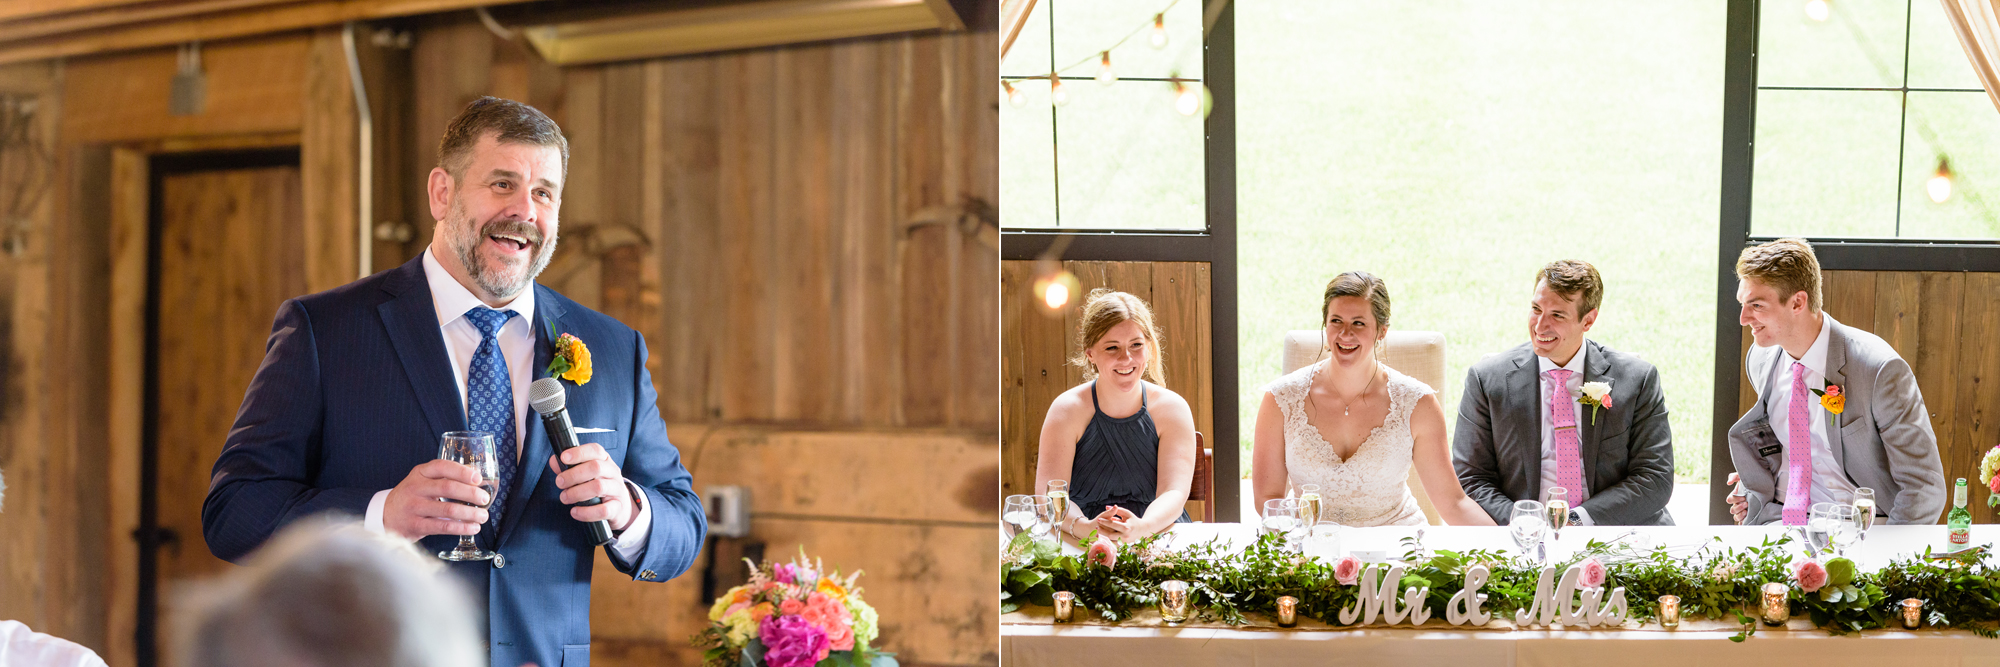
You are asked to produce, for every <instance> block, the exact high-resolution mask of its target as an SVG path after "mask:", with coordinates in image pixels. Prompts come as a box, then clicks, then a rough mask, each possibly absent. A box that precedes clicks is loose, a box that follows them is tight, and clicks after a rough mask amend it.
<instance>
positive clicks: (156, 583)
mask: <svg viewBox="0 0 2000 667" xmlns="http://www.w3.org/2000/svg"><path fill="white" fill-rule="evenodd" d="M154 168H155V170H154V178H153V187H154V192H153V199H152V201H153V209H154V210H153V220H154V225H155V227H154V230H153V234H154V239H153V252H154V254H153V266H154V267H155V273H154V276H155V278H154V279H153V280H154V284H153V285H152V290H151V292H152V303H151V304H149V305H150V306H151V307H152V309H153V316H152V321H153V332H152V337H153V345H152V350H151V356H152V358H151V359H150V362H151V365H152V372H151V380H152V381H151V382H150V384H151V387H150V388H149V393H150V395H149V396H148V397H147V399H148V406H147V408H148V422H149V423H148V427H149V428H148V431H149V433H148V436H149V437H148V438H147V446H148V450H149V451H148V452H147V455H148V458H149V459H150V464H151V465H150V466H149V467H150V469H151V480H150V481H151V485H150V491H151V498H150V500H151V503H150V504H151V507H152V511H151V512H150V514H151V518H152V520H153V521H152V522H153V525H154V527H155V528H156V529H155V530H153V531H151V534H152V535H154V536H156V537H157V540H156V541H154V542H153V544H151V545H149V546H153V547H154V548H153V549H151V551H152V552H153V557H152V558H153V565H154V567H155V568H156V569H155V570H154V573H153V576H152V577H151V578H150V584H151V588H152V591H151V592H152V593H153V595H150V596H143V597H142V602H141V603H142V605H143V606H145V607H150V609H142V610H141V616H142V617H145V616H148V615H151V616H152V617H153V619H160V620H164V619H165V618H167V616H166V614H167V612H168V610H170V609H172V608H173V606H172V605H173V603H174V600H175V596H176V595H177V594H178V592H179V591H180V590H181V589H182V588H184V586H185V585H186V584H187V583H189V582H191V581H196V580H199V579H202V578H207V577H211V576H214V575H215V574H217V573H220V572H222V571H224V570H225V569H227V568H229V567H230V566H229V565H228V564H227V563H226V562H224V561H222V560H220V559H218V558H216V557H215V556H213V555H210V554H209V551H208V547H207V544H206V543H205V542H204V541H203V539H202V532H201V505H202V500H203V498H205V497H206V496H207V494H208V483H209V474H210V470H211V468H212V467H213V466H214V465H215V459H216V456H217V455H218V454H220V453H221V451H222V443H223V439H224V438H225V437H226V436H227V435H228V433H229V429H230V426H231V425H233V424H234V423H235V420H236V411H237V408H238V407H240V406H241V405H242V402H243V392H244V390H245V389H246V388H248V387H249V385H250V379H251V376H253V375H254V374H255V373H256V371H257V366H258V364H259V363H260V362H261V361H262V360H263V358H264V343H265V339H266V338H267V337H268V336H269V334H270V331H271V321H272V318H273V317H274V316H275V315H276V313H277V311H278V306H279V304H281V303H283V302H284V300H285V299H287V298H290V297H294V296H298V295H300V294H303V293H305V290H306V277H305V270H304V267H305V261H304V260H305V247H304V238H303V237H304V234H303V225H304V208H303V205H302V203H301V200H300V179H299V167H298V153H297V151H296V150H293V151H279V152H259V153H253V154H227V155H210V156H190V157H179V158H159V159H156V160H155V162H154ZM142 541H143V540H142ZM142 558H143V553H142ZM142 570H143V566H142ZM142 578H143V575H142ZM143 583H144V582H142V585H143ZM146 597H150V598H152V599H151V600H146V599H144V598H146ZM155 610H157V611H155ZM148 612H152V613H151V614H149V613H148ZM148 625H151V626H152V627H153V628H160V629H165V628H166V627H168V624H165V623H152V624H148ZM150 630H151V628H147V629H143V630H142V634H155V635H157V637H158V639H157V640H156V641H153V642H147V641H145V639H146V638H144V637H142V641H141V644H142V646H143V645H145V644H148V643H151V644H152V645H153V647H156V648H158V649H165V648H167V646H168V643H167V641H166V640H167V637H166V636H165V635H164V633H160V632H149V631H150ZM141 650H142V651H144V650H145V649H143V648H142V649H141ZM156 655H157V654H156Z"/></svg>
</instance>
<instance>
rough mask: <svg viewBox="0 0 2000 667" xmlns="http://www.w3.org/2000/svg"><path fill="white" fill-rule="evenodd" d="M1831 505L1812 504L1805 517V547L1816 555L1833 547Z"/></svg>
mask: <svg viewBox="0 0 2000 667" xmlns="http://www.w3.org/2000/svg"><path fill="white" fill-rule="evenodd" d="M1833 507H1834V505H1833V503H1813V504H1812V510H1811V511H1810V512H1809V513H1808V514H1807V515H1806V545H1807V546H1808V547H1810V548H1811V549H1812V550H1813V553H1815V554H1818V553H1820V552H1824V551H1826V550H1827V549H1828V548H1830V547H1832V546H1833Z"/></svg>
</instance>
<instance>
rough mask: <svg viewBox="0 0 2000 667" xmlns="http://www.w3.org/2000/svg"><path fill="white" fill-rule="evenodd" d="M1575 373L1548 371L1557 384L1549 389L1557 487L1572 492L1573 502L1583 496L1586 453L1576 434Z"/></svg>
mask: <svg viewBox="0 0 2000 667" xmlns="http://www.w3.org/2000/svg"><path fill="white" fill-rule="evenodd" d="M1571 375H1575V373H1574V372H1572V371H1567V370H1563V369H1560V368H1558V369H1555V370H1552V371H1549V372H1548V376H1549V379H1550V380H1551V381H1552V382H1551V384H1552V385H1553V386H1552V387H1551V388H1550V389H1549V421H1550V422H1552V423H1553V424H1554V425H1555V428H1554V429H1553V430H1554V433H1555V441H1556V442H1555V445H1556V484H1557V485H1559V486H1561V487H1562V488H1564V489H1568V490H1569V500H1570V502H1571V503H1575V502H1577V501H1578V500H1579V499H1581V498H1582V497H1583V452H1582V443H1581V441H1579V440H1578V439H1577V432H1576V401H1574V400H1571V399H1570V396H1569V376H1571Z"/></svg>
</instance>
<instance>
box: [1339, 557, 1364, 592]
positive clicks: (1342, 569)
mask: <svg viewBox="0 0 2000 667" xmlns="http://www.w3.org/2000/svg"><path fill="white" fill-rule="evenodd" d="M1333 579H1334V580H1335V581H1338V582H1340V585H1342V586H1353V585H1354V582H1357V581H1360V580H1361V559H1359V558H1355V557H1353V556H1343V557H1341V559H1340V560H1338V561H1334V563H1333Z"/></svg>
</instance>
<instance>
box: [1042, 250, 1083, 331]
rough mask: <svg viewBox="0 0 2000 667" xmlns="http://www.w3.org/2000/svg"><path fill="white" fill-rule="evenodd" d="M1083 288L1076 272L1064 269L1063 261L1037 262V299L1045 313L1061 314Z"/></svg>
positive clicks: (1051, 314)
mask: <svg viewBox="0 0 2000 667" xmlns="http://www.w3.org/2000/svg"><path fill="white" fill-rule="evenodd" d="M1082 289H1083V283H1081V282H1078V281H1077V279H1076V274H1074V273H1070V272H1068V271H1065V270H1063V268H1062V264H1061V263H1059V262H1056V261H1054V260H1049V259H1044V260H1041V261H1039V262H1036V263H1035V284H1034V290H1035V301H1036V302H1037V303H1040V304H1041V305H1042V314H1043V315H1048V316H1051V317H1057V316H1061V315H1062V312H1063V308H1064V307H1065V306H1068V305H1069V304H1070V302H1071V301H1074V300H1076V295H1077V294H1078V293H1079V292H1081V291H1082Z"/></svg>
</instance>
